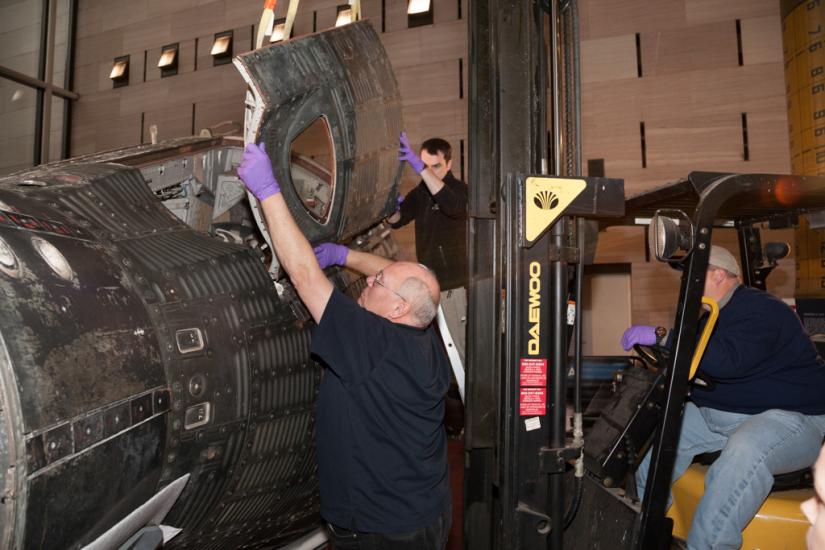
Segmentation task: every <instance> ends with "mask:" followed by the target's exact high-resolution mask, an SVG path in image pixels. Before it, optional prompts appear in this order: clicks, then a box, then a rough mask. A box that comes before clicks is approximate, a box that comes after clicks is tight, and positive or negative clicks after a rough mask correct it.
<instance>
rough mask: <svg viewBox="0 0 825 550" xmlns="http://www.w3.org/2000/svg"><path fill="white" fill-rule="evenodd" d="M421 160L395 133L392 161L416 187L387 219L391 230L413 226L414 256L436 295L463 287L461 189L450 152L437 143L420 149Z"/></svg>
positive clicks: (464, 248)
mask: <svg viewBox="0 0 825 550" xmlns="http://www.w3.org/2000/svg"><path fill="white" fill-rule="evenodd" d="M420 155H421V156H419V155H417V154H416V153H415V151H413V149H412V148H411V147H410V143H409V141H408V140H407V135H406V133H402V134H401V148H400V149H399V152H398V158H399V159H400V160H405V161H407V162H408V163H409V165H410V166H411V167H412V169H413V170H415V173H416V174H418V175H420V176H421V182H420V183H419V184H418V186H416V187H415V188H414V189H413V190H412V191H410V192H409V193H408V194H407V196H406V197H404V199H403V202H401V204H400V206H399V209H398V211H397V212H396V213H395V214H393V215H392V216H390V217H389V218H387V221H388V222H389V223H390V225H391V226H392V227H393V228H394V229H398V228H399V227H403V226H405V225H407V224H408V223H410V222H411V221H415V254H416V256H417V257H418V261H419V262H421V263H422V264H424V265H426V266H427V267H429V268H430V269H432V270H433V271H435V274H436V276H437V277H438V281H439V282H440V283H441V289H442V290H451V289H454V288H459V287H464V288H466V287H467V185H466V184H465V183H464V182H462V181H461V180H459V179H457V178H456V177H455V176H453V173H452V172H451V171H450V168H451V167H452V164H453V161H452V147H450V144H449V143H448V142H447V141H445V140H443V139H441V138H431V139H428V140H427V141H425V142H424V143H423V144H422V145H421V153H420Z"/></svg>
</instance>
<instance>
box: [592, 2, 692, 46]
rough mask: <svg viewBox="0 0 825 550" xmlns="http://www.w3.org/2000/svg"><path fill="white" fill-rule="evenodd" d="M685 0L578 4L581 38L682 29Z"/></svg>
mask: <svg viewBox="0 0 825 550" xmlns="http://www.w3.org/2000/svg"><path fill="white" fill-rule="evenodd" d="M685 1H686V0H586V1H583V2H581V5H582V7H581V8H580V14H581V16H582V22H581V34H582V39H583V40H586V39H591V38H601V37H606V36H616V35H622V34H632V33H637V32H640V31H650V30H652V31H664V30H668V29H675V28H680V27H683V26H684V24H685Z"/></svg>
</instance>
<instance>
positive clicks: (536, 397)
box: [519, 388, 547, 416]
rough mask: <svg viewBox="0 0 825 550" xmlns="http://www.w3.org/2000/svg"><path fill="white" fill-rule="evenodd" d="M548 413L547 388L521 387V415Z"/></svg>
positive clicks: (542, 414)
mask: <svg viewBox="0 0 825 550" xmlns="http://www.w3.org/2000/svg"><path fill="white" fill-rule="evenodd" d="M545 414H547V388H521V394H520V395H519V415H521V416H544V415H545Z"/></svg>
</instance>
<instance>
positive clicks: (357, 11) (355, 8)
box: [349, 0, 361, 21]
mask: <svg viewBox="0 0 825 550" xmlns="http://www.w3.org/2000/svg"><path fill="white" fill-rule="evenodd" d="M349 5H350V6H351V7H352V20H353V21H360V20H361V0H349Z"/></svg>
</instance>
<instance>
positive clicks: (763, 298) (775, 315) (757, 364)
mask: <svg viewBox="0 0 825 550" xmlns="http://www.w3.org/2000/svg"><path fill="white" fill-rule="evenodd" d="M699 370H700V371H701V372H702V373H704V374H705V375H707V376H708V377H709V378H710V379H711V380H713V381H714V382H715V385H714V386H713V387H712V388H711V389H708V388H704V387H702V386H696V387H694V389H693V390H692V391H691V400H692V401H693V402H694V403H696V405H698V406H700V407H710V408H713V409H720V410H723V411H730V412H738V413H745V414H759V413H761V412H763V411H766V410H768V409H782V410H786V411H796V412H800V413H803V414H811V415H820V414H825V363H823V361H822V359H821V358H820V357H819V355H818V354H817V351H816V348H815V347H814V344H813V342H811V339H810V338H809V337H808V335H807V334H806V333H805V329H804V328H803V326H802V323H801V321H800V320H799V317H798V316H797V315H796V313H795V312H794V311H793V310H792V309H791V308H789V307H788V306H787V305H786V304H785V303H784V302H782V300H780V299H778V298H776V297H774V296H771V295H770V294H768V293H767V292H762V291H761V290H757V289H755V288H750V287H746V286H740V287H738V288H737V289H736V290H735V291H734V293H733V295H732V296H731V299H730V301H729V302H728V303H727V304H726V305H725V306H724V307H723V308H722V309H721V310H720V311H719V319H718V320H717V322H716V327H715V328H714V329H713V333H712V334H711V337H710V340H709V341H708V346H707V348H706V349H705V354H704V355H703V356H702V361H701V362H700V363H699Z"/></svg>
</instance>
